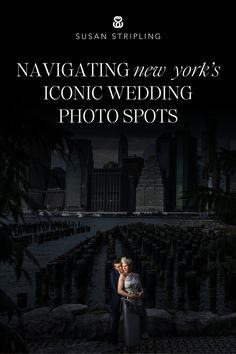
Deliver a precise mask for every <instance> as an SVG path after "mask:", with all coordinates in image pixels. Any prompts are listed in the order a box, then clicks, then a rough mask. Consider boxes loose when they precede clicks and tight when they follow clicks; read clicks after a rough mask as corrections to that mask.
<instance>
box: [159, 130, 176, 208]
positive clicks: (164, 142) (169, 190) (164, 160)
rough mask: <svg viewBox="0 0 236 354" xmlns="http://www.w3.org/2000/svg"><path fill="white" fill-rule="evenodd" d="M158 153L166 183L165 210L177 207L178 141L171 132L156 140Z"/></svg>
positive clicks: (164, 182)
mask: <svg viewBox="0 0 236 354" xmlns="http://www.w3.org/2000/svg"><path fill="white" fill-rule="evenodd" d="M156 155H157V160H158V162H159V164H160V168H161V174H162V178H163V184H164V210H165V211H173V210H175V207H176V199H175V196H176V141H175V138H174V137H173V136H172V135H171V134H162V135H160V137H159V138H158V139H157V140H156Z"/></svg>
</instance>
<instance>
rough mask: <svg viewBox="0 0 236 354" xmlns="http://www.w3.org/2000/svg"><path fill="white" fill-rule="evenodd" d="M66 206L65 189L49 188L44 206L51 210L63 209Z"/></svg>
mask: <svg viewBox="0 0 236 354" xmlns="http://www.w3.org/2000/svg"><path fill="white" fill-rule="evenodd" d="M64 206H65V190H64V189H60V188H48V190H47V192H46V195H45V199H44V208H46V209H50V210H63V209H64Z"/></svg>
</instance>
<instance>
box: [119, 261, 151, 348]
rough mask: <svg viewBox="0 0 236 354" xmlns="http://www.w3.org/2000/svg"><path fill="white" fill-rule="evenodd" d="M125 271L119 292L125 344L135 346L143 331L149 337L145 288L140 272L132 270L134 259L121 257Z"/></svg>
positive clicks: (121, 278)
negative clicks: (144, 302)
mask: <svg viewBox="0 0 236 354" xmlns="http://www.w3.org/2000/svg"><path fill="white" fill-rule="evenodd" d="M121 263H122V268H123V272H124V273H122V274H121V275H120V277H119V281H118V290H117V292H118V294H120V295H122V296H123V298H122V311H123V317H124V337H125V344H126V345H127V346H128V347H133V346H136V345H139V344H140V341H141V333H143V336H142V337H143V338H146V337H147V334H146V332H145V330H146V328H145V327H146V311H145V308H144V306H143V303H142V297H143V294H144V292H143V289H142V285H141V281H140V277H139V274H137V273H133V272H132V263H133V262H132V260H131V259H130V258H126V257H123V258H121ZM144 332H145V333H144Z"/></svg>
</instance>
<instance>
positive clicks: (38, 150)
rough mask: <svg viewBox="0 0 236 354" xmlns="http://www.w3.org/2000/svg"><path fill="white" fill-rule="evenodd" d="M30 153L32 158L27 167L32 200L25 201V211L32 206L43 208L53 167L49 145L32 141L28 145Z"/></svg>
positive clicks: (29, 192) (29, 191)
mask: <svg viewBox="0 0 236 354" xmlns="http://www.w3.org/2000/svg"><path fill="white" fill-rule="evenodd" d="M28 153H29V154H30V156H31V158H32V161H31V163H30V165H29V166H28V169H27V179H28V184H29V188H28V196H29V199H30V200H31V202H30V205H28V203H26V202H24V201H23V203H22V207H23V210H24V211H27V210H29V209H31V208H32V207H33V208H34V209H42V208H43V204H44V198H45V193H46V190H47V186H48V181H49V174H50V167H51V151H50V149H49V148H48V147H45V146H43V145H38V144H34V143H32V144H31V145H30V146H29V147H28Z"/></svg>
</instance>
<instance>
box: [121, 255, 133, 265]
mask: <svg viewBox="0 0 236 354" xmlns="http://www.w3.org/2000/svg"><path fill="white" fill-rule="evenodd" d="M120 261H121V263H125V264H128V265H130V266H132V264H133V261H132V259H130V258H126V257H122V258H121V260H120Z"/></svg>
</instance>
